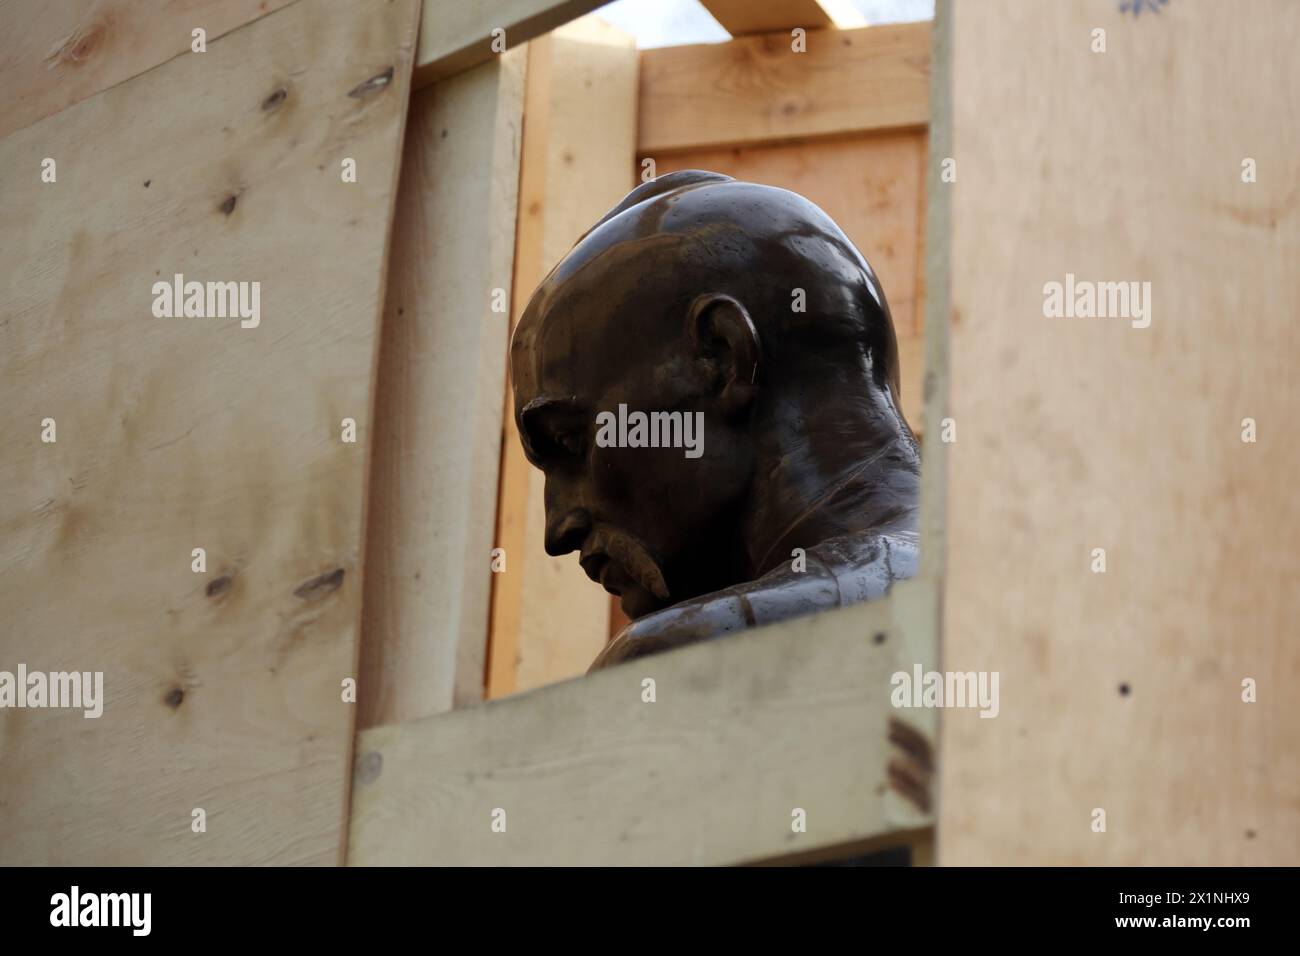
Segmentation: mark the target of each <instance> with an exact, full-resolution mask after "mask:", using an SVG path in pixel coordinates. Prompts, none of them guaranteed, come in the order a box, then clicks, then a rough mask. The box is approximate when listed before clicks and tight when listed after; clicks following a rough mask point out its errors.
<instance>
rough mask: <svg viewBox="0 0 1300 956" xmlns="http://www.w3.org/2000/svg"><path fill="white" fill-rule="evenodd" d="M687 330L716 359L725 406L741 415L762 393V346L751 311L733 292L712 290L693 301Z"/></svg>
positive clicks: (700, 348)
mask: <svg viewBox="0 0 1300 956" xmlns="http://www.w3.org/2000/svg"><path fill="white" fill-rule="evenodd" d="M686 322H687V331H688V333H689V334H690V337H691V342H692V344H693V345H694V346H695V350H696V352H697V353H698V354H700V355H703V356H705V357H707V358H709V359H710V360H711V361H713V362H714V363H715V364H716V366H717V369H718V372H719V377H720V380H721V382H722V409H723V412H724V413H725V414H727V415H738V414H740V413H741V412H742V411H744V410H745V409H747V408H748V407H749V406H750V405H751V404H752V403H753V401H754V396H755V395H756V394H757V393H758V373H759V364H760V362H761V360H762V347H761V344H760V342H759V338H758V330H757V329H755V328H754V323H753V321H752V320H751V319H750V318H749V313H748V312H747V311H746V310H745V307H744V306H743V305H741V304H740V302H739V301H737V300H736V299H733V298H732V297H731V296H729V295H723V294H722V293H718V292H710V293H706V294H705V295H701V296H699V297H697V298H696V299H695V301H694V302H692V303H691V309H690V314H689V315H688V316H687V320H686Z"/></svg>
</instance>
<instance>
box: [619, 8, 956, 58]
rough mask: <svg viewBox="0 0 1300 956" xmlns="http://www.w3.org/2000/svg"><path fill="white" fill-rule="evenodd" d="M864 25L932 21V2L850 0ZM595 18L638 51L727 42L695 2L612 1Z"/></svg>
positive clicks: (722, 30)
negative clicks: (622, 35) (623, 35)
mask: <svg viewBox="0 0 1300 956" xmlns="http://www.w3.org/2000/svg"><path fill="white" fill-rule="evenodd" d="M851 2H852V4H853V6H854V7H856V8H857V9H858V11H859V12H860V13H861V14H862V15H863V16H864V17H866V19H867V23H870V24H877V23H908V22H911V21H914V20H933V19H934V0H851ZM596 15H597V16H599V17H600V18H601V19H603V20H605V21H606V22H607V23H611V24H613V25H614V26H616V27H618V28H619V29H620V30H622V31H623V32H625V33H630V34H631V35H632V36H634V37H636V42H637V46H638V47H640V48H642V49H647V48H649V47H656V46H677V45H678V44H682V43H720V42H722V41H723V40H727V39H729V37H728V35H727V31H726V30H724V29H722V27H721V26H719V25H718V21H717V20H714V19H713V17H712V16H711V15H710V14H709V11H708V10H705V9H704V7H703V6H702V5H701V4H700V2H699V0H615V2H613V3H609V4H606V5H605V6H603V7H601V8H600V9H598V10H597V11H596Z"/></svg>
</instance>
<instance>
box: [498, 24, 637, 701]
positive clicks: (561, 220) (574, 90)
mask: <svg viewBox="0 0 1300 956" xmlns="http://www.w3.org/2000/svg"><path fill="white" fill-rule="evenodd" d="M636 82H637V52H636V48H635V44H634V42H633V40H632V38H631V37H629V36H627V35H626V34H623V33H621V32H620V31H618V30H616V29H615V28H613V27H611V26H608V25H607V24H605V23H603V22H601V21H600V20H598V19H596V18H595V17H585V18H583V19H581V20H578V21H575V22H574V23H571V24H568V25H567V26H565V27H562V28H560V29H559V30H557V31H555V32H553V33H551V34H548V35H547V36H545V37H541V38H539V39H537V40H534V41H533V42H532V43H530V44H529V54H528V91H527V94H526V107H525V116H526V121H525V129H524V147H523V153H524V160H523V169H522V176H521V181H520V187H519V189H520V193H519V221H518V234H517V243H518V245H517V250H516V255H515V285H514V287H515V297H514V303H513V317H514V319H515V321H518V318H519V316H520V315H521V314H522V313H523V310H524V307H525V306H526V305H527V303H528V299H529V297H530V296H531V295H532V293H533V290H534V289H535V288H536V287H537V285H538V284H539V283H540V282H541V280H542V279H543V278H544V277H545V276H546V274H547V273H548V272H550V270H551V269H552V268H553V267H554V266H555V264H556V263H557V262H559V260H560V259H561V258H563V256H564V254H565V253H567V252H568V251H569V249H570V248H572V246H573V243H574V242H575V241H577V239H578V237H579V236H581V235H582V234H583V233H584V232H586V231H587V230H588V229H589V228H591V226H592V225H593V224H594V223H595V222H596V221H597V220H598V219H600V217H601V216H603V215H604V214H605V213H607V212H608V211H609V210H610V209H611V208H612V207H613V206H614V205H615V204H617V203H618V202H619V200H621V199H622V198H623V197H624V196H625V195H626V194H627V192H628V190H630V189H631V188H632V186H633V184H634V183H633V157H634V149H635V137H636V116H635V111H636ZM593 116H598V117H600V135H599V136H593V135H592V134H591V118H592V117H593ZM504 421H505V432H504V437H503V446H502V449H503V450H502V464H501V496H500V503H499V506H498V513H497V536H498V537H497V541H498V545H499V546H500V547H502V548H504V549H505V552H506V558H507V564H506V570H505V571H504V572H502V573H498V574H494V575H493V576H492V579H493V580H492V586H493V596H492V601H493V612H492V638H491V657H490V667H489V672H488V696H490V697H500V696H502V695H503V694H509V693H514V692H516V691H521V690H527V689H529V688H532V687H537V686H540V685H542V684H548V683H552V682H554V681H558V680H564V679H566V678H569V677H575V676H577V675H579V674H582V673H584V672H585V671H586V669H587V667H588V666H589V665H590V664H591V662H592V661H593V660H594V659H595V657H596V655H597V654H598V653H600V650H601V649H602V648H603V647H604V645H605V640H606V637H607V634H608V621H609V614H608V607H609V605H608V596H607V595H606V593H605V592H604V591H603V590H602V589H601V588H600V586H599V585H597V584H594V583H593V582H592V581H591V580H589V579H588V578H587V576H586V574H584V573H583V571H582V569H581V568H580V567H579V566H578V560H577V555H576V554H569V555H565V556H564V557H560V558H553V557H550V556H548V555H547V554H546V552H545V550H544V544H543V539H544V536H545V527H546V521H545V506H544V502H543V497H542V496H543V489H544V487H545V476H544V475H543V474H542V472H540V471H539V470H537V469H536V468H535V467H533V466H532V465H531V464H529V463H528V461H527V459H525V458H524V454H523V448H522V446H521V445H520V442H519V433H518V430H517V429H516V427H515V422H514V396H513V394H510V393H507V394H506V414H505V416H504Z"/></svg>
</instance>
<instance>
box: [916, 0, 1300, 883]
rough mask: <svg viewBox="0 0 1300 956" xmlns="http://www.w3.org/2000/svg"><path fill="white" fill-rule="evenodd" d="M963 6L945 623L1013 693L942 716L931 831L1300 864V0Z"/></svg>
mask: <svg viewBox="0 0 1300 956" xmlns="http://www.w3.org/2000/svg"><path fill="white" fill-rule="evenodd" d="M955 6H956V9H955V13H954V15H955V18H956V20H955V30H954V37H955V40H954V47H953V57H954V63H953V72H952V77H951V88H952V120H951V122H952V125H953V141H952V142H953V143H954V144H955V150H956V151H955V153H952V154H951V155H953V156H955V158H956V160H957V182H956V184H955V185H951V186H945V187H942V188H946V189H951V190H953V191H952V193H951V202H952V225H953V232H952V236H951V241H952V248H951V265H952V277H951V282H952V313H951V323H952V329H951V337H952V385H951V388H952V392H951V411H950V414H951V415H952V416H953V418H954V419H955V421H956V428H957V434H956V438H957V440H956V442H955V443H954V444H953V445H951V446H950V460H949V463H948V467H949V469H950V473H951V489H950V500H951V502H952V504H951V510H950V524H949V529H948V535H949V541H950V545H951V547H950V550H949V556H948V582H947V591H946V596H945V608H944V619H945V621H947V622H948V623H947V629H946V634H945V640H944V647H943V653H944V658H945V667H949V668H956V669H961V670H966V669H988V670H997V671H1000V673H1001V686H1002V689H1003V690H1004V691H1005V693H1004V694H1003V696H1002V708H1001V714H1000V716H999V717H998V718H997V719H995V720H980V719H979V718H978V717H976V716H975V715H974V714H971V713H966V712H956V711H948V712H945V713H944V715H943V716H944V720H943V738H944V745H945V748H946V749H945V762H944V771H943V787H942V790H943V801H942V805H943V815H942V819H941V822H940V834H939V835H940V840H939V852H940V860H941V862H944V863H948V864H969V863H980V864H995V865H998V864H1003V865H1005V864H1022V865H1023V864H1068V865H1077V864H1108V865H1139V864H1157V863H1158V864H1167V865H1189V864H1194V865H1200V864H1215V865H1248V864H1249V865H1260V864H1284V863H1294V862H1295V860H1296V859H1297V856H1298V855H1300V801H1298V800H1297V797H1296V795H1297V794H1300V763H1297V761H1296V760H1295V759H1294V757H1295V754H1296V752H1297V751H1298V750H1300V698H1297V696H1296V694H1295V693H1294V690H1293V689H1294V686H1295V682H1296V680H1297V678H1300V644H1297V642H1296V641H1295V639H1294V629H1295V621H1296V620H1297V618H1300V589H1297V588H1296V586H1295V584H1296V581H1297V580H1300V551H1298V550H1297V548H1296V543H1297V541H1300V503H1298V502H1300V499H1297V496H1296V494H1295V489H1294V476H1295V475H1296V473H1297V472H1300V444H1298V443H1297V442H1296V440H1295V430H1294V423H1295V421H1296V420H1297V417H1298V416H1300V397H1298V394H1297V391H1296V388H1295V368H1294V366H1295V357H1296V355H1297V354H1300V326H1298V325H1297V323H1296V316H1297V314H1300V285H1298V284H1297V283H1296V273H1295V264H1296V262H1297V261H1300V205H1297V201H1296V198H1297V196H1298V195H1300V173H1298V172H1297V168H1296V162H1295V159H1296V156H1297V155H1300V100H1297V99H1296V98H1295V97H1290V98H1286V97H1282V98H1278V97H1277V96H1274V95H1271V94H1270V93H1269V92H1268V91H1277V90H1296V89H1300V60H1297V58H1296V56H1295V50H1296V47H1297V46H1298V45H1300V6H1297V5H1296V4H1294V3H1291V2H1289V0H1265V2H1260V3H1255V4H1251V5H1250V15H1249V16H1245V17H1243V16H1242V15H1241V10H1240V9H1239V8H1238V7H1236V6H1234V5H1231V4H1169V5H1168V6H1167V7H1162V8H1161V10H1160V13H1159V15H1158V16H1142V17H1140V18H1137V17H1134V16H1132V15H1131V14H1129V15H1125V14H1123V13H1122V12H1121V11H1120V10H1119V9H1118V7H1117V6H1115V5H1099V4H1095V3H1085V2H1068V3H1051V4H1026V3H1019V2H1011V0H996V2H991V3H986V4H977V5H970V4H957V5H955ZM1098 28H1101V29H1104V30H1105V31H1106V46H1107V49H1106V52H1105V53H1094V52H1092V49H1091V46H1092V43H1093V31H1094V30H1095V29H1098ZM990 64H996V65H997V68H996V69H991V68H990ZM1206 64H1213V68H1212V69H1207V68H1206ZM936 154H937V156H942V155H944V154H943V153H940V152H938V151H936ZM1246 158H1250V159H1253V160H1254V162H1255V164H1256V169H1257V177H1258V178H1257V181H1256V182H1244V181H1243V178H1242V173H1243V168H1242V163H1243V160H1244V159H1246ZM1067 274H1073V275H1075V276H1076V277H1077V280H1079V281H1090V282H1092V281H1096V282H1100V281H1114V282H1129V281H1139V282H1150V283H1151V285H1150V297H1149V298H1147V299H1146V300H1145V301H1146V302H1147V303H1148V304H1149V305H1150V312H1149V317H1150V325H1149V327H1146V328H1135V327H1134V325H1133V320H1131V319H1129V318H1122V317H1121V318H1070V319H1066V318H1048V317H1045V314H1044V305H1045V303H1044V299H1045V295H1044V286H1045V284H1047V283H1049V282H1060V283H1063V284H1064V282H1065V281H1066V276H1067ZM1137 321H1138V322H1139V324H1141V322H1142V321H1143V320H1141V319H1138V320H1137ZM1245 418H1251V419H1253V420H1254V421H1255V422H1256V423H1257V427H1258V435H1257V441H1256V442H1254V443H1246V442H1243V440H1242V432H1243V425H1242V420H1243V419H1245ZM926 465H927V468H928V467H929V465H930V461H929V459H928V458H927V462H926ZM1094 548H1104V549H1106V562H1107V565H1106V571H1105V573H1104V574H1103V573H1094V572H1093V571H1092V566H1093V562H1094V560H1095V557H1094V555H1093V553H1092V549H1094ZM1246 679H1252V680H1254V681H1256V682H1257V692H1258V702H1257V703H1246V702H1244V701H1243V686H1242V682H1243V681H1244V680H1246ZM1095 809H1102V810H1104V811H1105V813H1106V830H1105V832H1094V830H1093V826H1092V824H1093V821H1094V810H1095Z"/></svg>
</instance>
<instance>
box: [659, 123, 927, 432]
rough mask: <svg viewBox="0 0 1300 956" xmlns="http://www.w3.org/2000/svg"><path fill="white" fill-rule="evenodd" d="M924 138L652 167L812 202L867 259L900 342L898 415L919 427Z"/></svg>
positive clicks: (691, 157)
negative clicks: (699, 173) (707, 173)
mask: <svg viewBox="0 0 1300 956" xmlns="http://www.w3.org/2000/svg"><path fill="white" fill-rule="evenodd" d="M925 138H926V134H925V132H924V131H908V132H898V133H889V134H881V135H874V136H871V135H859V136H852V137H842V138H837V139H832V140H819V141H816V142H803V143H787V144H779V145H771V146H754V147H734V148H731V149H706V150H693V151H690V152H683V153H672V154H669V155H668V156H665V157H664V158H663V159H662V160H659V161H657V162H656V166H655V171H656V173H657V174H658V175H660V176H663V175H665V174H667V173H670V172H674V171H676V170H679V169H708V170H712V171H713V172H718V173H725V174H726V175H728V176H734V177H736V178H737V179H743V180H747V181H749V182H756V183H764V184H766V185H769V186H779V187H781V188H782V189H789V190H792V191H793V192H796V193H799V195H801V196H805V197H807V198H808V199H810V200H812V201H813V202H815V203H816V204H817V205H819V206H820V207H821V208H822V209H824V210H825V211H826V212H827V213H828V214H829V215H830V217H831V218H832V219H834V220H835V221H836V222H837V223H838V224H839V226H840V228H841V229H843V230H844V232H845V233H846V234H847V235H848V237H849V238H850V239H852V240H853V243H854V244H855V245H856V246H857V247H858V249H860V250H861V251H862V254H863V255H864V256H866V257H867V261H868V262H870V263H871V267H872V268H873V269H875V271H876V274H877V275H878V276H879V277H880V281H881V284H882V285H883V286H884V289H885V295H886V297H887V298H888V300H889V308H890V312H891V313H892V314H893V318H894V327H895V330H896V331H897V333H898V337H899V358H900V362H901V363H902V380H903V395H902V398H903V414H904V417H906V418H907V420H908V422H909V423H912V424H913V425H914V427H916V428H917V429H918V430H919V428H920V424H921V409H922V395H921V382H922V375H923V370H922V368H921V361H922V358H923V353H922V349H921V347H920V346H921V337H920V332H921V329H920V323H919V322H918V319H917V315H916V308H915V296H916V293H917V291H918V288H919V289H922V290H923V289H924V270H923V269H922V263H923V262H924V250H923V248H922V241H923V240H922V235H921V232H922V219H923V215H924V207H923V205H922V202H921V196H922V195H923V174H924V171H923V163H924V156H925Z"/></svg>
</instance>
